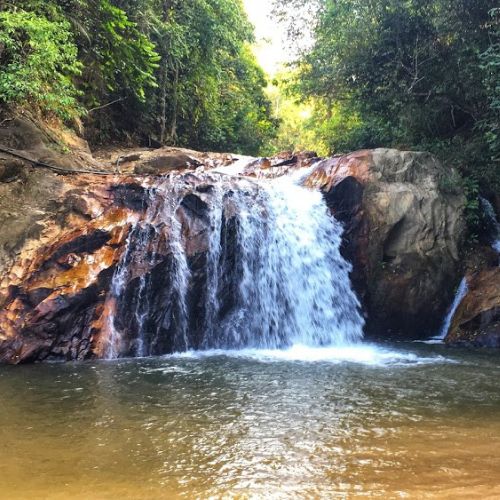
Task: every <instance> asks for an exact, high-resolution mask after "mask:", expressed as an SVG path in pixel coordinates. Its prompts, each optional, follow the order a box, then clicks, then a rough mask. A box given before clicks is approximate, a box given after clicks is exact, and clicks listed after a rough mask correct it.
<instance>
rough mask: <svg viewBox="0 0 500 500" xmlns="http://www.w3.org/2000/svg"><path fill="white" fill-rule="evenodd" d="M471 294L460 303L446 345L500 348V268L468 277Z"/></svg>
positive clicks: (469, 292)
mask: <svg viewBox="0 0 500 500" xmlns="http://www.w3.org/2000/svg"><path fill="white" fill-rule="evenodd" d="M467 285H468V293H467V295H466V296H465V297H464V299H463V300H462V302H461V303H460V305H459V307H458V309H457V311H456V313H455V315H454V316H453V320H452V323H451V326H450V330H449V332H448V335H447V336H446V343H447V344H449V345H466V346H474V347H500V268H499V267H496V268H492V269H486V270H484V271H481V272H478V273H475V274H473V275H471V276H468V277H467Z"/></svg>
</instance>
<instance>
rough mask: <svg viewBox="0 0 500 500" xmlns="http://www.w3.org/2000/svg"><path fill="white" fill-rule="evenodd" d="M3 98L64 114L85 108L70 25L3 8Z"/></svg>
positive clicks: (72, 114)
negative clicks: (81, 103)
mask: <svg viewBox="0 0 500 500" xmlns="http://www.w3.org/2000/svg"><path fill="white" fill-rule="evenodd" d="M0 67H1V68H2V71H1V72H0V102H3V103H4V104H20V105H23V104H29V105H31V106H33V107H36V108H39V109H41V110H43V111H44V112H48V113H53V114H55V115H57V116H58V117H60V118H62V119H71V118H75V117H77V116H79V115H80V114H81V112H82V110H81V108H80V107H79V105H78V102H77V95H78V92H77V90H76V87H75V85H74V83H73V77H75V76H77V75H79V74H80V72H81V68H82V66H81V64H80V63H79V62H78V59H77V48H76V45H75V44H74V42H73V39H72V35H71V31H70V25H69V23H68V22H67V21H65V20H58V21H53V20H49V19H47V18H46V17H44V16H41V15H36V14H34V13H32V12H26V11H24V10H16V11H10V12H8V11H7V12H0Z"/></svg>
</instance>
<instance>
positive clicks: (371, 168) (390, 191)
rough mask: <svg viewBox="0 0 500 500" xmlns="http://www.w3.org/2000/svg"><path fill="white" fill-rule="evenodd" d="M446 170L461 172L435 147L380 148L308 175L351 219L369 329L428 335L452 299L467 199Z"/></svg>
mask: <svg viewBox="0 0 500 500" xmlns="http://www.w3.org/2000/svg"><path fill="white" fill-rule="evenodd" d="M443 175H447V176H453V175H456V174H455V173H454V172H453V171H449V172H446V171H445V169H444V167H443V166H442V165H441V164H440V163H439V162H438V161H437V160H436V159H435V158H434V157H433V156H432V155H430V154H429V153H419V152H405V151H396V150H391V149H375V150H364V151H357V152H355V153H352V154H349V155H345V156H337V157H334V158H331V159H327V160H324V161H322V162H321V163H319V164H318V166H317V167H316V168H315V169H314V171H313V172H312V173H311V175H310V176H309V178H308V179H307V180H306V185H308V186H310V187H316V188H320V189H321V190H322V191H323V192H324V194H325V198H326V201H327V204H328V206H329V207H330V209H331V210H332V212H333V213H334V214H335V215H336V217H337V218H338V219H339V220H341V221H342V222H343V223H344V225H345V234H344V246H343V253H344V255H345V256H346V257H347V258H348V259H349V260H351V261H352V262H353V265H354V270H353V274H352V279H353V282H354V285H355V287H356V289H357V291H358V293H359V294H360V296H361V298H362V299H363V303H364V306H365V309H366V312H367V314H368V317H369V320H368V321H367V329H368V333H369V334H373V335H381V336H386V335H388V334H389V335H397V336H406V337H425V336H427V335H429V334H432V333H434V332H435V331H436V329H437V328H438V326H439V324H440V322H441V320H442V317H443V315H444V313H445V310H446V308H447V306H448V304H449V303H450V301H451V299H452V294H453V287H454V285H455V284H456V283H457V282H458V281H459V279H460V270H459V267H460V266H459V263H460V261H459V254H460V249H461V245H462V241H463V236H464V222H463V217H462V213H463V209H464V204H465V199H464V197H463V195H462V194H461V193H460V192H459V191H458V190H457V191H456V192H449V190H448V191H445V190H444V189H442V188H441V185H440V178H441V177H442V176H443Z"/></svg>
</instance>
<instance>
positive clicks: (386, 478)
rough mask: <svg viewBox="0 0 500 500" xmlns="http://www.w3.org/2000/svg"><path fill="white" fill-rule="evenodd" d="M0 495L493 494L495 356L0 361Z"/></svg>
mask: <svg viewBox="0 0 500 500" xmlns="http://www.w3.org/2000/svg"><path fill="white" fill-rule="evenodd" d="M0 394H1V395H2V404H1V405H0V438H1V439H0V443H1V447H2V452H1V453H0V476H1V478H2V482H1V490H0V497H2V498H9V499H18V498H47V499H62V498H76V499H88V498H102V499H107V498H124V499H128V498H130V499H150V498H151V499H153V498H169V499H170V498H320V497H321V498H358V497H370V498H373V497H380V498H405V497H410V498H454V499H455V498H498V497H500V476H499V472H498V471H500V454H499V453H498V450H499V449H500V362H499V360H498V356H497V355H496V353H489V352H485V351H473V350H468V351H461V350H457V349H447V348H446V347H444V346H442V345H425V344H417V343H400V344H391V345H389V344H388V345H378V346H374V345H369V344H360V345H357V346H354V347H345V348H342V347H338V348H317V349H315V348H305V347H301V346H295V347H293V348H292V349H289V350H285V351H273V350H268V351H257V350H243V351H237V352H236V351H209V352H206V353H195V352H187V353H183V354H180V355H174V356H166V357H157V358H149V359H146V358H144V359H120V360H113V361H99V362H97V361H96V362H85V363H75V364H39V365H31V366H17V367H9V366H3V367H0Z"/></svg>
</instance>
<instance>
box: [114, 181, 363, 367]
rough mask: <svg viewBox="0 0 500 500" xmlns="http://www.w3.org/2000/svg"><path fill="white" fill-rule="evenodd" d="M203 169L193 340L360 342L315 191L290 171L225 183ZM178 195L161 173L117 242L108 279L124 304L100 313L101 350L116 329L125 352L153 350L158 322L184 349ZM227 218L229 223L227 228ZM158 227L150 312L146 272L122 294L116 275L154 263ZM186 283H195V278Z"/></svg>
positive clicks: (244, 345) (355, 306) (121, 277)
mask: <svg viewBox="0 0 500 500" xmlns="http://www.w3.org/2000/svg"><path fill="white" fill-rule="evenodd" d="M302 175H304V174H302ZM205 177H206V180H207V181H208V182H210V183H211V184H212V185H213V186H214V189H212V190H211V194H210V201H209V202H208V206H209V214H208V219H209V228H210V230H209V234H208V235H207V238H208V251H207V252H206V264H205V269H206V274H207V276H206V283H205V288H206V290H205V293H204V295H203V296H202V297H201V298H200V299H199V301H202V304H201V305H202V306H203V307H202V308H201V310H203V311H204V317H203V318H202V321H203V338H202V341H201V343H200V342H199V339H198V340H196V343H195V344H194V345H196V346H198V348H201V349H203V350H211V349H212V350H213V349H268V350H275V349H290V348H294V346H303V347H304V346H305V348H306V349H309V348H317V347H325V346H328V347H332V346H337V347H339V346H346V345H351V344H353V343H356V342H358V341H359V340H361V338H362V335H363V326H364V321H363V318H362V317H361V315H360V312H359V310H360V304H359V302H358V300H357V298H356V295H355V293H354V292H353V290H352V289H351V284H350V280H349V272H350V270H351V266H350V264H349V263H348V262H346V261H345V260H344V259H343V257H342V256H341V254H340V244H341V240H342V231H343V229H342V226H341V224H340V223H339V222H337V221H336V220H335V219H334V218H333V217H332V216H331V215H330V214H329V213H328V211H327V207H326V205H325V204H324V201H323V198H322V195H321V194H320V193H319V192H317V191H311V190H308V189H306V188H303V187H301V186H300V185H299V180H300V179H299V178H297V176H295V177H293V176H290V177H282V178H279V179H276V180H273V181H266V182H263V183H260V184H258V185H257V183H255V182H249V181H248V180H244V179H241V180H238V181H236V180H231V181H230V182H229V181H228V180H227V178H226V179H224V176H219V175H210V174H207V175H205ZM235 186H237V189H235ZM185 194H186V192H183V193H182V195H180V194H179V192H178V190H177V188H176V187H175V185H174V183H171V182H170V181H167V180H166V181H165V182H163V183H161V184H160V185H159V186H155V188H154V189H152V190H151V191H150V200H149V201H150V204H149V209H148V210H147V213H146V215H145V217H144V219H143V220H142V221H139V222H138V223H137V224H136V226H135V227H134V229H133V232H132V233H133V236H131V237H129V239H128V241H127V249H126V251H125V252H124V257H123V259H122V262H121V263H120V264H119V266H118V268H117V271H116V272H115V276H114V278H113V283H112V286H111V294H112V295H113V296H114V297H115V298H116V300H117V301H120V299H121V298H123V297H124V296H127V297H128V299H127V300H129V301H130V302H131V304H125V305H124V306H123V305H122V307H121V309H120V308H118V309H117V311H116V314H115V316H113V317H111V318H110V321H111V322H112V327H111V328H110V330H111V332H112V335H111V338H110V340H111V342H110V346H109V349H108V352H107V354H108V357H109V358H114V357H118V356H119V355H120V352H119V348H120V346H121V344H122V342H121V341H122V338H120V337H123V336H124V335H125V333H126V334H127V336H128V337H131V336H132V337H134V338H135V339H136V340H135V348H134V352H135V355H137V356H143V355H150V354H151V353H153V352H155V353H156V354H158V353H160V354H161V353H162V352H158V349H157V348H156V347H155V346H158V345H159V343H160V344H161V342H162V339H161V336H162V335H164V334H165V333H164V332H165V328H164V325H165V324H170V325H171V324H173V323H172V321H174V322H175V325H176V332H175V337H176V340H175V342H174V350H177V351H187V350H189V349H192V348H193V342H195V340H190V332H189V327H188V325H189V324H190V321H191V320H193V314H198V312H199V310H200V307H198V306H200V304H195V306H196V308H195V310H194V312H193V310H191V309H190V308H192V307H193V304H191V305H190V304H188V302H189V301H188V294H189V290H190V287H191V288H192V286H191V284H192V279H193V276H192V270H191V269H190V264H189V259H188V256H187V255H186V249H185V245H186V241H184V238H183V227H182V222H181V221H180V220H179V218H178V215H177V210H178V208H179V206H180V203H181V201H182V196H184V195H185ZM231 220H232V221H235V222H233V229H232V231H233V232H232V233H231V228H230V227H229V222H228V221H231ZM152 228H154V231H153V233H152V232H151V231H152ZM152 235H153V236H152ZM162 235H163V236H164V237H165V238H166V239H167V241H168V245H169V248H170V254H171V256H172V265H171V267H170V268H169V269H170V270H169V272H170V274H171V276H170V278H169V279H168V280H166V283H167V281H168V285H167V284H166V285H165V286H168V287H169V290H170V292H169V293H168V294H167V295H166V297H168V298H167V299H166V300H165V303H163V304H161V308H163V311H158V305H157V304H156V305H155V306H153V305H152V304H153V303H155V302H156V298H155V296H154V293H157V289H156V292H155V291H154V289H153V288H152V285H151V282H152V281H153V280H152V278H151V277H144V276H142V277H140V279H139V280H138V285H136V289H135V291H134V292H133V294H132V295H131V293H130V291H129V292H126V283H127V282H130V279H131V278H133V276H132V275H131V273H132V271H131V270H130V268H131V263H137V262H141V261H142V260H144V261H146V263H147V264H148V265H149V267H150V268H151V269H152V268H153V267H154V265H155V263H157V262H156V259H157V255H158V252H157V249H156V247H157V246H158V244H159V243H158V241H159V240H161V238H159V236H162ZM152 237H154V238H155V242H152V240H151V238H152ZM157 240H158V241H157ZM193 286H197V287H199V282H196V283H195V285H193ZM228 287H229V288H228ZM228 290H229V291H230V297H229V298H228V297H227V295H228ZM124 307H125V309H128V308H129V307H133V308H134V311H135V313H134V321H133V323H134V325H135V326H134V325H132V324H127V325H124V324H123V323H124V322H123V321H120V317H119V316H120V311H121V310H123V309H124ZM171 311H173V312H171ZM159 315H162V316H165V318H167V319H165V318H163V319H162V323H161V324H159V323H158V322H157V323H155V321H156V318H157V317H158V316H159ZM168 317H170V320H168ZM194 319H195V320H196V321H198V320H199V318H198V317H195V318H194ZM169 321H170V323H169ZM117 325H119V326H117ZM152 325H153V326H152ZM167 326H168V325H167ZM126 329H135V330H134V331H133V332H125V330H126ZM152 329H153V330H154V331H151V330H152ZM283 352H287V351H283ZM288 352H290V351H288ZM163 353H165V352H163Z"/></svg>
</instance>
